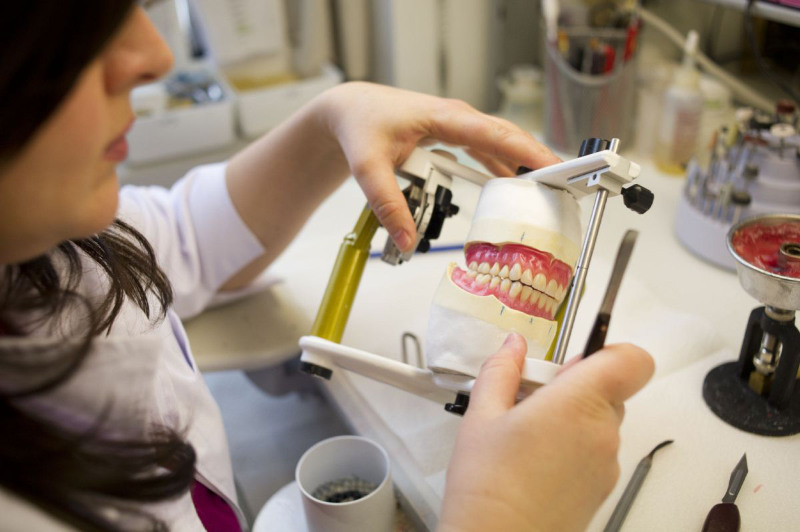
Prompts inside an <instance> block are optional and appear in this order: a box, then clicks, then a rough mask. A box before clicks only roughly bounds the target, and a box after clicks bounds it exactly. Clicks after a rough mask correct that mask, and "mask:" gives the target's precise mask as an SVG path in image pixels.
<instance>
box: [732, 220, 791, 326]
mask: <svg viewBox="0 0 800 532" xmlns="http://www.w3.org/2000/svg"><path fill="white" fill-rule="evenodd" d="M785 222H795V223H800V215H796V214H767V215H761V216H755V217H753V218H748V219H746V220H742V221H741V222H739V223H738V224H736V225H734V226H733V227H731V228H730V230H729V231H728V236H727V244H728V251H729V252H730V253H731V255H733V258H734V259H735V260H736V274H737V275H738V276H739V283H740V284H741V285H742V288H744V289H745V291H746V292H747V293H748V294H750V295H751V296H753V297H754V298H756V299H758V300H759V301H760V302H762V303H763V304H765V305H768V306H772V307H775V308H779V309H783V310H795V311H796V310H800V279H797V278H794V277H787V276H784V275H778V274H775V273H772V272H768V271H766V270H762V269H761V268H758V267H757V266H754V265H753V264H750V263H749V262H747V261H746V260H744V259H743V258H742V257H741V256H740V255H739V254H738V253H736V251H734V249H733V235H735V234H736V232H737V231H739V230H740V229H743V228H744V227H747V226H749V225H752V224H757V223H760V224H778V223H785ZM782 252H783V253H785V254H786V256H787V258H788V260H795V259H797V260H800V257H797V256H796V255H800V243H795V242H787V243H784V245H783V246H782Z"/></svg>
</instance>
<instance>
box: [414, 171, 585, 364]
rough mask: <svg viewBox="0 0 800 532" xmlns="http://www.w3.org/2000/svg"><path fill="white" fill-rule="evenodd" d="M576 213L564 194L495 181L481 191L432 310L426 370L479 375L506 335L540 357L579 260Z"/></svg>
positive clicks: (530, 354)
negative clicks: (459, 260) (457, 259)
mask: <svg viewBox="0 0 800 532" xmlns="http://www.w3.org/2000/svg"><path fill="white" fill-rule="evenodd" d="M581 235H582V231H581V223H580V210H579V207H578V204H577V202H576V201H575V198H574V197H572V195H570V194H569V193H568V192H566V191H563V190H558V189H554V188H551V187H549V186H547V185H542V184H539V183H533V182H530V181H524V180H521V179H494V180H491V181H490V182H489V183H487V184H486V185H485V186H484V188H483V190H482V191H481V196H480V199H479V200H478V204H477V206H476V210H475V215H474V216H473V220H472V226H471V228H470V231H469V234H468V235H467V244H466V245H465V246H464V265H463V266H459V265H457V264H455V263H452V264H451V265H450V266H449V267H448V269H447V271H446V272H445V275H444V276H443V278H442V280H441V282H440V283H439V287H438V288H437V291H436V293H435V294H434V298H433V302H432V305H431V310H430V315H429V323H428V332H427V335H426V339H425V342H426V349H425V353H426V358H427V362H428V367H429V368H431V369H433V370H434V371H436V372H441V373H456V374H465V375H472V376H476V375H477V373H478V371H479V369H480V366H481V364H482V363H483V361H484V360H485V359H486V358H488V357H489V356H490V355H491V354H493V353H494V352H495V351H497V349H499V348H500V346H501V345H502V343H503V341H504V340H505V338H506V336H507V335H508V333H509V332H517V333H519V334H521V335H522V336H524V337H525V339H526V342H527V346H528V351H527V354H526V356H528V357H532V358H538V359H543V358H544V357H545V356H546V354H547V351H548V350H549V348H550V346H551V345H552V343H553V340H554V338H555V333H556V331H557V323H556V321H555V316H556V314H557V313H558V309H559V307H560V306H561V305H562V304H563V301H564V299H565V297H566V294H567V291H568V289H569V286H570V280H571V278H572V273H573V269H574V267H575V264H576V262H577V259H578V254H579V251H580V250H579V244H580V241H581Z"/></svg>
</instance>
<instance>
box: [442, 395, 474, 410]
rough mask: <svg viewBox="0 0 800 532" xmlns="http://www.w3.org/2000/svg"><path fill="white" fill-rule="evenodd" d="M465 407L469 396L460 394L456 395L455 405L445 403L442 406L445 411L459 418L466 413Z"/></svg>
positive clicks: (467, 404)
mask: <svg viewBox="0 0 800 532" xmlns="http://www.w3.org/2000/svg"><path fill="white" fill-rule="evenodd" d="M467 407H469V395H467V394H465V393H461V392H458V393H457V394H456V402H455V403H445V405H444V409H445V410H447V411H448V412H450V413H451V414H457V415H459V416H463V415H464V414H465V413H466V412H467Z"/></svg>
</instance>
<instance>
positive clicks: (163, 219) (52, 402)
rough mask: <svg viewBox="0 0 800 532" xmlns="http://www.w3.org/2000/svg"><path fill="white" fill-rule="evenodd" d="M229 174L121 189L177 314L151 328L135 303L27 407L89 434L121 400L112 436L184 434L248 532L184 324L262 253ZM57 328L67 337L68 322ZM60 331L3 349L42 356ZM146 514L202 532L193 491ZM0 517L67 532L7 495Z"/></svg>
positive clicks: (128, 216)
mask: <svg viewBox="0 0 800 532" xmlns="http://www.w3.org/2000/svg"><path fill="white" fill-rule="evenodd" d="M224 173H225V165H224V164H216V165H208V166H203V167H199V168H197V169H195V170H193V171H191V172H190V173H189V174H187V176H185V177H184V178H183V179H181V180H180V181H179V182H177V183H176V184H175V185H174V186H173V187H172V188H171V189H170V190H166V189H163V188H159V187H147V188H145V187H123V189H122V191H121V194H120V197H121V201H120V211H119V217H120V218H121V219H123V220H126V221H128V222H129V223H131V224H132V225H134V226H135V227H136V228H137V229H139V230H140V231H141V232H142V233H143V234H144V235H145V236H146V237H147V238H148V240H149V241H150V243H151V244H152V246H153V248H154V250H155V253H156V255H157V257H158V261H159V264H160V265H161V267H162V269H163V270H164V271H165V272H166V273H167V275H168V276H169V278H170V281H171V282H172V285H173V290H174V293H175V304H174V307H173V309H170V311H169V313H168V316H167V318H166V319H165V320H163V321H161V322H159V323H158V324H156V325H155V326H153V325H152V324H151V323H150V322H148V320H147V319H146V318H145V317H144V316H143V314H142V313H141V312H140V311H139V310H138V308H137V307H135V306H134V305H132V304H130V303H127V304H126V306H125V308H124V309H123V311H122V312H121V313H120V315H119V317H118V318H117V321H116V322H115V324H114V326H113V328H112V330H111V332H110V334H109V335H108V336H103V337H100V338H97V339H96V340H95V343H94V346H93V348H92V352H91V353H90V355H89V356H88V358H87V359H86V361H85V363H84V365H83V366H82V368H81V370H80V371H79V373H78V374H77V375H76V376H75V377H73V378H72V379H70V380H69V381H68V382H67V383H66V384H65V385H63V386H61V387H59V388H58V389H57V390H55V391H53V392H51V393H48V394H46V395H42V396H37V397H36V398H34V399H32V400H29V401H28V402H27V403H26V404H27V406H28V407H29V408H32V409H35V410H36V411H37V412H38V413H40V414H44V415H47V416H53V419H56V420H59V421H60V422H68V423H69V424H70V426H73V427H81V426H89V425H90V424H91V422H92V420H93V419H95V418H96V416H97V414H99V413H100V412H101V411H102V410H103V408H104V407H106V406H107V405H108V404H109V400H112V399H113V403H112V416H111V417H110V419H109V425H108V426H107V429H108V430H114V425H115V422H117V421H115V420H123V419H124V420H127V421H126V422H130V420H135V421H136V423H141V424H142V426H148V425H151V424H160V425H166V426H169V427H172V428H176V429H178V430H184V431H185V434H186V436H187V437H188V440H189V441H190V442H191V443H192V445H193V446H194V448H195V451H196V452H197V457H198V459H197V468H196V470H197V476H198V479H199V480H200V481H202V482H203V483H204V484H206V485H207V486H208V487H209V488H211V489H212V490H214V491H215V492H216V493H218V494H219V495H221V496H222V497H224V498H225V499H226V500H228V501H229V502H230V503H231V504H232V506H233V507H234V508H235V509H236V511H237V514H238V516H239V521H240V523H242V524H243V528H244V523H245V521H244V519H243V517H242V514H241V511H240V510H239V509H238V507H237V506H236V490H235V487H234V483H233V474H232V469H231V463H230V457H229V452H228V444H227V440H226V437H225V432H224V427H223V425H222V418H221V416H220V412H219V410H218V408H217V405H216V403H215V402H214V400H213V398H212V397H211V394H210V393H209V391H208V389H207V387H206V385H205V383H204V381H203V377H202V375H201V374H200V373H199V371H198V370H197V366H196V364H195V362H194V358H193V357H192V353H191V349H190V348H189V344H188V341H187V337H186V332H185V331H184V328H183V326H182V325H181V321H180V318H185V317H188V316H191V315H194V314H196V313H198V312H200V311H202V309H203V308H204V307H205V306H206V305H207V304H208V303H209V302H210V301H211V300H212V299H213V297H214V294H215V293H216V291H217V290H218V288H219V287H220V286H221V285H222V284H223V283H224V282H225V281H226V280H228V279H229V278H230V277H231V275H233V274H234V273H235V272H237V271H238V270H239V269H240V268H242V267H243V266H244V265H246V264H248V263H249V262H250V261H252V260H253V259H255V258H256V257H257V256H259V255H260V254H261V253H262V252H263V248H262V246H261V244H260V243H259V241H258V240H257V239H256V237H255V236H254V235H253V234H252V233H251V232H250V231H249V229H248V228H247V227H246V226H245V225H244V223H243V222H242V220H241V219H240V218H239V216H238V214H237V213H236V211H235V209H234V207H233V205H232V203H231V200H230V196H229V195H228V193H227V188H226V186H225V182H224ZM85 277H86V279H85V282H84V284H83V285H82V287H81V288H82V291H83V292H84V293H85V294H88V295H91V294H92V293H94V292H95V291H96V290H98V288H99V287H101V286H100V285H102V283H101V282H98V279H97V278H96V277H94V276H92V275H87V276H85ZM59 326H60V327H61V330H63V329H64V328H66V329H69V322H68V321H66V322H64V323H61V324H59ZM57 331H58V329H56V330H54V328H53V327H52V326H51V327H43V328H42V329H40V330H38V331H37V332H36V334H34V335H32V336H31V337H26V338H22V339H19V338H16V339H14V338H2V337H0V342H14V343H15V344H16V347H18V348H20V349H22V350H29V351H30V353H31V355H30V356H36V355H35V346H36V344H37V343H39V342H43V341H45V342H47V341H52V337H53V335H56V334H58V332H57ZM146 509H147V510H148V511H150V512H152V513H153V514H155V515H157V516H158V517H159V518H161V519H163V520H164V521H166V523H168V524H169V526H170V529H171V530H177V531H184V530H187V531H188V530H203V526H202V524H201V523H200V521H199V519H198V517H197V514H196V513H195V510H194V506H193V504H192V501H191V497H190V495H189V494H188V493H187V494H186V495H185V496H183V497H181V498H180V499H177V500H173V501H168V502H165V503H160V504H158V505H151V506H147V508H146ZM0 516H2V517H0V530H64V529H67V528H66V527H64V525H63V524H62V523H59V522H56V521H54V520H52V519H50V518H49V517H48V516H45V515H42V514H41V513H40V512H38V510H37V509H35V508H34V507H33V506H31V505H29V504H27V503H25V502H23V501H21V500H19V499H18V498H16V497H14V496H13V495H11V494H9V493H8V492H6V491H3V490H0ZM34 523H36V524H35V525H34ZM47 523H49V526H48V525H47Z"/></svg>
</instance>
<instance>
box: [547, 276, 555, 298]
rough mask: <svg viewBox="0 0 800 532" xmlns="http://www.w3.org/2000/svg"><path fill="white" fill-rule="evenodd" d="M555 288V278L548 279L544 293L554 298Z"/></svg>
mask: <svg viewBox="0 0 800 532" xmlns="http://www.w3.org/2000/svg"><path fill="white" fill-rule="evenodd" d="M557 290H558V283H557V282H556V281H555V279H550V282H549V283H547V290H545V293H546V294H547V295H549V296H550V297H553V298H554V297H556V293H557Z"/></svg>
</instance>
